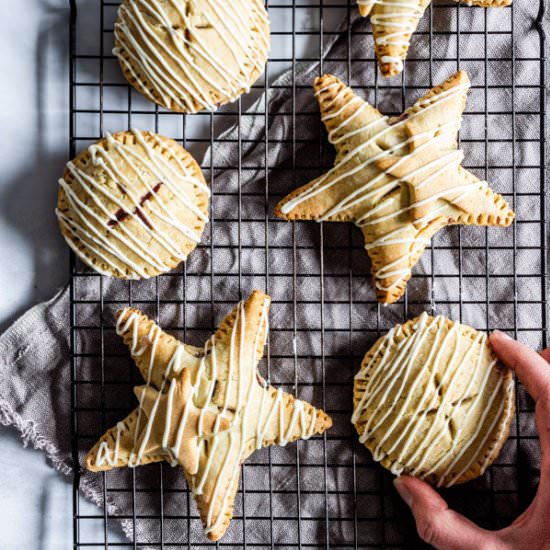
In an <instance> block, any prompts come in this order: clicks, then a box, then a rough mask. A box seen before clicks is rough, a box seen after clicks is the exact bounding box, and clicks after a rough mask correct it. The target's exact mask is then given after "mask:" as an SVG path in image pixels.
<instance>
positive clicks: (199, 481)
mask: <svg viewBox="0 0 550 550" xmlns="http://www.w3.org/2000/svg"><path fill="white" fill-rule="evenodd" d="M268 310H269V300H268V299H267V298H266V299H265V301H264V303H263V307H262V311H261V316H260V320H259V327H263V326H265V334H266V338H267V331H268V317H267V315H268ZM139 322H140V315H139V314H138V313H137V312H135V311H132V312H131V313H130V314H128V311H127V310H124V311H123V312H122V313H121V315H120V316H119V318H118V321H117V325H116V332H117V334H119V335H121V336H123V335H125V334H131V336H132V338H131V344H130V346H129V347H130V350H131V352H132V355H134V356H139V355H141V354H143V353H144V352H145V351H146V350H147V349H149V348H150V351H151V358H150V361H149V366H148V371H147V380H146V382H147V386H145V387H144V390H143V392H142V393H141V397H140V408H139V413H138V420H137V423H136V428H135V432H134V449H133V450H132V452H131V454H130V459H129V461H128V466H130V467H135V466H137V465H139V463H140V461H141V460H142V458H143V455H144V450H145V448H146V446H147V443H148V441H149V439H150V436H151V430H152V427H153V425H154V423H155V415H156V413H157V407H158V403H159V401H160V399H161V397H162V395H163V394H167V411H166V423H165V426H164V431H163V437H162V450H163V452H164V453H165V454H166V456H167V459H168V460H169V461H170V462H171V464H172V465H176V464H177V463H178V461H177V456H178V454H179V452H180V447H181V444H182V437H183V432H184V430H185V427H186V423H187V421H188V417H189V416H188V413H189V408H190V406H194V407H196V408H198V409H200V417H199V422H198V436H197V445H198V453H197V459H198V458H199V457H200V456H201V454H203V452H204V446H205V444H206V442H207V441H208V445H209V447H210V448H209V451H208V455H207V459H206V463H205V464H204V467H203V469H202V471H201V470H200V469H199V464H196V465H195V466H196V468H195V471H197V472H198V473H197V474H195V475H192V476H191V486H190V489H191V491H192V494H193V495H200V494H202V493H203V490H204V485H205V483H206V480H207V478H208V477H209V475H210V474H211V471H212V469H213V468H215V466H214V463H215V462H216V461H217V462H219V463H221V466H219V467H218V468H219V471H217V472H216V481H215V483H214V488H213V493H212V497H211V499H210V507H209V509H208V514H207V520H206V527H205V531H206V533H209V532H212V531H214V530H216V529H217V528H218V527H219V526H220V524H221V522H223V521H224V519H225V510H226V508H227V506H228V499H229V496H230V493H231V492H230V488H231V487H232V486H233V485H234V483H236V480H237V476H238V475H239V472H240V467H239V466H240V464H241V463H242V462H243V461H244V459H245V458H246V457H247V456H248V454H249V451H250V450H251V449H259V448H261V447H262V445H263V444H264V442H265V438H266V437H271V432H272V433H273V434H274V437H275V440H276V442H277V443H278V444H280V445H286V444H287V443H288V442H289V441H290V439H291V438H292V437H293V435H294V434H295V433H296V427H297V426H299V430H300V437H301V438H302V439H308V438H310V437H311V436H312V435H313V434H314V432H315V426H316V421H317V409H315V408H312V413H311V417H310V418H308V416H307V414H306V412H305V409H304V402H303V401H301V400H299V399H296V400H295V401H294V404H293V407H292V411H291V412H289V413H286V407H285V405H284V399H283V398H284V394H283V392H282V391H281V390H280V389H279V390H277V391H276V396H275V399H272V398H271V399H270V398H269V390H268V386H267V383H266V382H265V381H263V380H259V379H258V378H257V370H256V362H257V361H256V350H257V349H258V347H259V344H260V341H259V338H260V334H261V333H262V330H260V329H258V330H257V331H256V337H255V341H254V342H253V345H252V346H248V345H247V342H246V329H247V319H246V314H245V302H240V303H239V305H238V306H237V313H236V318H235V321H234V323H233V328H232V331H231V334H230V338H229V349H228V370H227V375H226V377H225V380H226V387H225V395H224V399H223V406H222V407H218V408H216V406H215V405H214V404H213V403H212V396H213V394H214V389H215V387H216V380H217V377H218V376H219V368H220V365H219V364H218V359H217V354H216V344H217V342H216V337H215V335H214V336H212V337H211V338H210V339H209V340H208V341H207V342H206V344H205V346H204V350H203V354H202V355H201V358H200V359H197V363H198V365H197V367H196V372H192V373H191V376H192V380H194V383H193V385H192V388H191V392H190V396H189V398H188V400H187V402H186V405H185V408H184V411H183V414H182V416H181V419H180V423H179V425H178V429H177V432H176V437H175V441H170V437H169V434H170V432H171V422H172V412H173V407H174V406H177V405H176V403H175V399H174V392H175V388H176V383H177V382H176V378H175V377H173V376H171V375H172V373H178V372H180V371H181V370H182V368H184V367H182V362H181V359H182V355H183V353H184V344H182V343H178V346H177V347H176V349H175V351H174V353H173V355H172V357H171V359H170V361H169V363H168V365H167V366H166V370H165V372H164V375H163V381H162V384H161V386H160V388H159V392H158V395H157V400H156V402H155V403H154V405H153V407H152V410H151V414H150V416H149V418H148V419H147V424H146V425H145V435H144V437H143V439H142V441H141V445H140V446H139V448H136V446H137V436H138V433H140V432H141V431H142V430H141V428H140V422H141V406H142V404H143V398H144V394H145V391H146V388H147V387H148V386H149V385H150V384H151V375H152V370H153V366H154V363H155V357H156V350H157V344H158V341H159V338H160V335H161V333H162V331H161V329H160V328H159V327H158V326H157V325H155V324H153V325H152V327H151V329H150V331H149V333H148V335H147V337H146V338H144V339H143V341H140V339H139V333H138V327H139ZM237 348H238V351H237ZM247 353H250V355H249V356H247ZM186 368H188V367H186ZM220 374H221V373H220ZM205 383H206V384H207V386H206V399H204V400H203V402H201V403H199V402H198V391H199V387H200V388H201V390H202V391H204V387H205V386H204V384H205ZM235 384H236V386H235ZM166 386H168V389H167V390H166ZM165 390H166V391H165ZM235 399H236V400H235ZM258 404H259V407H258ZM268 404H269V405H268ZM214 411H215V412H216V414H217V417H216V421H215V423H214V427H213V429H212V433H208V434H205V433H204V431H203V423H202V419H203V415H204V414H206V413H208V412H214ZM285 413H286V414H285ZM289 414H290V419H288V415H289ZM222 419H225V420H226V421H229V427H223V426H222V424H221V422H222ZM276 420H277V421H278V423H277V424H276V426H277V428H276V429H275V430H274V425H273V423H274V422H275V421H276ZM287 422H288V424H287V427H286V430H285V424H286V423H287ZM126 430H127V428H126V427H125V426H124V424H123V423H122V422H119V423H118V424H117V430H116V443H115V448H114V450H113V452H112V453H111V450H110V449H109V447H108V444H107V442H102V443H101V444H100V446H99V450H98V454H97V457H96V461H95V465H96V466H97V467H103V466H105V465H109V466H115V465H116V464H117V462H118V459H119V441H120V436H121V433H123V432H124V431H126ZM268 430H270V435H269V436H268V435H267V432H268ZM224 444H225V447H226V448H225V451H224V453H225V454H224V457H223V459H222V460H220V457H219V453H220V452H221V451H220V450H219V447H220V445H224ZM225 480H229V483H227V482H226V481H225ZM220 498H221V506H218V505H217V504H218V502H219V500H220Z"/></svg>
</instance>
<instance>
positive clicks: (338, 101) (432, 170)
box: [275, 72, 514, 303]
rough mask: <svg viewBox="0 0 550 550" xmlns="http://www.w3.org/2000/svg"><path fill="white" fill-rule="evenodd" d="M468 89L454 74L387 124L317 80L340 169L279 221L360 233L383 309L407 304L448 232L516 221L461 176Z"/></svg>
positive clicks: (339, 88) (294, 197)
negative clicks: (416, 276) (411, 284)
mask: <svg viewBox="0 0 550 550" xmlns="http://www.w3.org/2000/svg"><path fill="white" fill-rule="evenodd" d="M469 88H470V81H469V79H468V76H467V75H466V73H464V72H458V73H456V74H455V75H453V76H452V77H451V78H449V79H448V80H447V81H446V82H444V83H443V84H441V85H439V86H436V87H435V88H433V89H432V90H430V91H429V92H428V93H427V94H426V95H425V96H424V97H423V98H421V99H419V100H418V101H417V102H416V103H415V104H414V105H413V106H412V107H409V108H408V109H407V110H406V111H405V112H404V113H403V114H402V115H401V116H400V117H395V118H388V117H386V116H383V115H382V114H380V112H379V111H378V110H377V109H375V108H374V107H372V106H371V105H369V104H368V103H367V102H366V101H364V100H362V99H360V98H359V97H358V96H356V95H355V94H354V93H353V92H352V90H351V89H350V88H348V87H346V86H345V85H344V84H343V83H342V82H340V80H338V79H337V78H336V77H335V76H332V75H325V76H323V77H320V78H317V79H316V80H315V83H314V89H315V95H316V96H317V99H318V101H319V105H320V107H321V115H322V118H321V120H322V121H323V122H324V123H325V126H326V128H327V130H328V138H329V141H330V142H331V143H332V144H333V145H334V146H335V147H336V150H337V155H336V160H335V164H334V167H333V168H332V169H331V170H330V171H329V172H327V173H326V174H324V175H322V176H320V177H319V178H317V179H316V180H314V181H312V182H311V183H309V184H307V185H305V186H303V187H300V188H299V189H296V190H295V191H294V192H293V193H291V194H290V195H288V196H287V197H285V198H284V199H283V200H282V201H281V202H280V203H279V204H278V205H277V207H276V208H275V214H276V215H277V216H280V217H282V218H285V219H287V220H297V219H300V220H317V221H339V222H354V223H355V224H356V225H357V226H359V227H360V228H361V231H362V232H363V236H364V239H365V248H366V249H367V251H368V253H369V256H370V259H371V263H372V268H371V269H372V274H373V276H374V280H375V286H376V294H377V296H378V299H379V301H381V302H383V303H393V302H395V301H396V300H398V299H399V298H400V297H401V296H402V295H403V293H404V292H405V286H406V284H407V281H408V280H409V278H410V277H411V270H412V268H413V267H414V265H415V264H416V263H417V261H418V259H419V258H420V255H421V254H422V252H423V251H424V248H425V247H426V246H427V245H428V244H429V243H430V239H431V237H432V236H433V235H434V234H435V233H436V232H437V231H438V230H439V229H441V228H442V227H444V226H445V225H449V224H463V225H499V226H508V225H510V224H511V223H512V220H513V219H514V213H513V212H512V210H511V209H510V208H509V206H508V204H507V203H506V201H505V200H504V199H503V198H502V197H501V196H500V195H497V194H496V193H494V192H493V191H491V189H490V188H489V187H488V184H487V182H485V181H480V180H479V179H478V178H477V177H476V176H474V174H472V173H471V172H468V171H467V170H465V169H464V168H463V167H462V166H461V162H462V158H463V153H462V151H459V150H457V146H458V144H457V134H458V131H459V129H460V123H461V121H462V112H463V110H464V107H465V105H466V95H467V93H468V90H469Z"/></svg>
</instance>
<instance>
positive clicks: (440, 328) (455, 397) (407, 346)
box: [352, 313, 515, 487]
mask: <svg viewBox="0 0 550 550" xmlns="http://www.w3.org/2000/svg"><path fill="white" fill-rule="evenodd" d="M514 396H515V391H514V381H513V377H512V371H511V370H509V369H507V368H505V367H504V366H503V365H501V364H500V363H498V361H497V359H496V357H495V355H494V353H493V350H492V348H491V347H490V345H489V343H488V340H487V335H486V334H484V333H481V332H478V331H476V330H474V329H473V328H471V327H468V326H466V325H461V324H460V323H457V322H455V321H451V320H450V319H447V318H445V317H443V316H438V317H430V316H429V315H427V314H426V313H423V314H422V315H420V316H419V317H417V318H416V319H412V320H411V321H408V322H406V323H405V324H404V325H397V326H396V327H394V328H393V329H392V330H390V332H389V333H388V334H387V335H386V336H383V337H382V338H380V339H379V340H378V341H377V342H376V343H375V344H374V346H373V347H372V348H371V349H370V350H369V352H368V353H367V354H366V355H365V358H364V360H363V363H362V365H361V369H360V371H359V372H358V373H357V375H356V376H355V385H354V399H353V401H354V411H353V416H352V422H353V424H354V425H355V428H356V429H357V433H358V434H359V440H360V441H361V443H363V444H364V445H365V446H366V447H367V449H369V450H370V451H371V452H372V454H373V457H374V459H375V460H377V461H380V462H381V463H382V465H383V466H384V467H385V468H388V469H389V470H391V472H392V473H394V474H396V475H401V474H406V475H413V476H417V477H420V478H422V479H425V480H426V481H428V482H430V483H432V484H434V485H437V486H438V487H439V486H444V487H449V486H450V485H455V484H457V483H463V482H465V481H468V480H470V479H473V478H475V477H477V476H480V475H482V474H483V472H485V470H486V469H487V467H488V466H489V465H490V464H492V462H493V461H494V460H495V458H496V457H497V455H498V453H499V451H500V449H501V447H502V445H503V444H504V442H505V441H506V439H507V437H508V433H509V431H510V422H511V420H512V417H513V414H514V410H515V409H514V407H515V405H514V403H515V397H514Z"/></svg>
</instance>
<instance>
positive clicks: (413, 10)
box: [357, 0, 425, 72]
mask: <svg viewBox="0 0 550 550" xmlns="http://www.w3.org/2000/svg"><path fill="white" fill-rule="evenodd" d="M357 4H359V5H360V6H367V10H368V11H369V12H370V10H372V8H374V6H376V5H378V6H386V7H389V8H392V9H393V8H395V9H394V11H387V12H386V11H383V12H381V13H377V12H376V10H375V12H374V13H371V14H370V20H371V24H372V25H373V26H374V25H377V26H378V27H381V28H382V29H383V30H384V31H385V33H384V34H380V35H378V36H375V37H374V43H375V44H376V46H396V47H397V48H403V47H404V48H405V51H406V50H407V49H408V48H409V45H410V36H411V34H412V33H413V32H414V31H415V30H416V27H417V26H418V21H419V19H420V18H421V17H422V15H423V14H424V10H425V8H423V7H420V6H419V5H418V4H419V2H418V0H357ZM380 62H381V63H394V64H395V65H396V69H397V71H398V72H401V71H402V70H403V60H402V59H401V57H398V56H392V55H383V56H381V57H380Z"/></svg>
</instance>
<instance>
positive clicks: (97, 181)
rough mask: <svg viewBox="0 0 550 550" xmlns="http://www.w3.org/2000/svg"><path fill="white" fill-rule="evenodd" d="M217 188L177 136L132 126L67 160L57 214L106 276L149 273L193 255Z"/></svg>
mask: <svg viewBox="0 0 550 550" xmlns="http://www.w3.org/2000/svg"><path fill="white" fill-rule="evenodd" d="M209 195H210V191H209V189H208V186H207V185H206V182H205V181H204V177H203V175H202V173H201V170H200V167H199V165H198V164H197V163H196V162H195V160H194V159H193V157H192V156H191V155H190V154H189V153H188V152H187V151H186V150H185V149H183V148H182V147H181V146H180V145H178V144H177V143H176V142H175V141H173V140H171V139H168V138H165V137H163V136H159V135H157V134H153V133H150V132H140V131H138V130H131V131H129V132H120V133H118V134H114V135H110V134H107V135H106V137H105V138H104V139H102V140H100V141H98V142H97V143H95V144H93V145H91V146H90V147H88V149H86V150H85V151H82V152H81V153H80V154H79V155H78V156H77V157H76V158H75V159H74V160H72V161H70V162H68V163H67V169H66V170H65V174H64V175H63V178H62V179H60V180H59V195H58V202H57V210H56V214H57V218H58V221H59V226H60V228H61V233H62V234H63V237H65V240H66V241H67V244H68V245H69V246H70V247H71V248H72V249H73V250H74V251H75V253H76V254H77V255H78V256H79V257H80V258H81V259H82V260H83V261H84V262H85V263H86V264H88V265H89V266H90V267H92V268H93V269H95V270H96V271H98V272H99V273H101V274H103V275H111V276H114V277H119V278H122V279H146V278H149V277H154V276H156V275H158V274H159V273H164V272H166V271H170V270H171V269H173V268H174V267H176V266H177V265H178V264H179V263H180V262H182V261H185V260H186V259H187V256H188V254H189V253H190V252H191V251H192V250H194V248H195V247H196V246H197V243H198V242H199V241H200V238H201V235H202V232H203V230H204V226H205V225H206V223H207V222H208V199H209Z"/></svg>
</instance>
